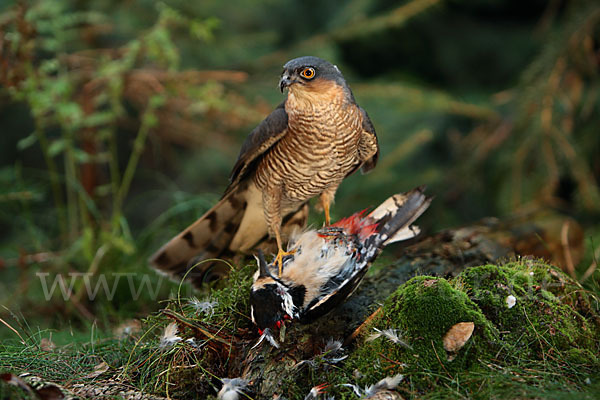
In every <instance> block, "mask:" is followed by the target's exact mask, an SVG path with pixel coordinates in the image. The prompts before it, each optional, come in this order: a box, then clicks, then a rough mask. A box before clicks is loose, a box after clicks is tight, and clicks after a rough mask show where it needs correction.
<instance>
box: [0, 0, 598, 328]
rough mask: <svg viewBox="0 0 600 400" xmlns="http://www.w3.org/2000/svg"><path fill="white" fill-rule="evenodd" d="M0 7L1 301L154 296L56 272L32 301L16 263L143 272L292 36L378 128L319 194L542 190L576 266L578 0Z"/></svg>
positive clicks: (451, 210) (588, 71) (588, 7)
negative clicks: (90, 288) (373, 163)
mask: <svg viewBox="0 0 600 400" xmlns="http://www.w3.org/2000/svg"><path fill="white" fill-rule="evenodd" d="M0 12H1V14H0V129H1V130H2V134H1V135H0V224H2V226H3V229H2V230H0V260H1V261H0V276H2V279H1V282H0V289H1V290H0V303H1V304H3V305H5V306H6V307H8V308H9V309H11V310H15V312H17V313H22V314H23V315H24V316H25V318H28V317H32V318H37V317H43V318H45V319H46V321H45V323H46V324H48V325H49V326H64V324H65V321H68V320H70V317H71V316H74V317H77V318H78V319H79V321H78V322H74V323H76V324H83V325H84V326H87V324H89V323H91V322H90V321H93V320H94V319H95V318H100V319H101V320H102V323H106V324H105V325H104V326H105V328H109V326H110V323H111V321H114V320H116V319H121V318H124V317H125V316H127V315H135V314H139V313H143V312H147V311H149V310H153V309H156V308H158V307H159V305H158V304H157V303H156V301H155V297H153V296H152V295H151V294H149V293H148V292H151V293H153V291H143V292H142V294H141V296H142V297H141V299H142V301H140V302H138V303H137V304H133V303H132V302H131V299H130V296H129V291H128V290H129V287H128V286H127V283H126V281H125V280H123V281H121V283H119V284H116V292H115V293H116V294H115V296H114V297H113V298H112V299H106V298H104V297H99V298H97V299H95V300H94V301H90V300H87V299H85V297H84V296H83V295H82V293H83V290H84V289H85V284H84V283H83V281H77V282H75V284H74V286H73V292H74V293H73V294H74V297H73V298H72V300H73V299H74V301H71V302H66V303H65V302H64V301H63V300H61V298H60V296H55V297H54V298H53V299H52V301H51V302H43V301H42V300H43V295H42V293H41V292H40V288H39V279H38V278H37V277H36V275H35V274H36V273H37V272H47V273H50V274H51V275H50V277H53V276H55V275H56V274H68V273H73V272H77V273H85V274H89V276H90V277H91V279H96V278H97V277H98V276H100V275H101V274H111V273H135V274H137V275H136V276H135V278H134V279H135V283H136V285H138V286H139V285H141V284H142V283H143V282H144V279H147V278H148V276H149V277H150V278H149V279H151V281H152V283H153V284H156V283H157V282H158V280H157V278H156V276H155V275H154V274H153V273H152V272H150V271H148V270H147V266H146V261H145V260H146V258H147V256H148V255H149V254H151V253H152V252H153V251H154V250H155V249H156V248H157V247H158V246H160V245H161V244H162V243H163V242H164V241H166V240H167V239H169V238H170V237H171V236H172V235H173V234H175V233H177V232H178V231H179V230H180V229H181V228H183V227H185V226H186V225H187V224H189V223H190V222H191V221H193V220H194V219H195V218H196V217H198V216H199V215H201V214H202V213H203V212H204V211H205V210H207V209H208V208H209V207H210V206H211V205H212V204H214V202H215V201H216V200H217V199H218V197H219V195H220V193H221V192H222V190H223V189H224V188H225V186H226V185H227V176H228V173H229V169H230V168H231V166H232V164H233V161H234V159H235V157H236V155H237V152H238V149H239V147H240V144H241V142H242V140H243V138H244V137H245V135H246V134H247V133H248V132H249V131H250V130H251V129H252V128H253V127H254V126H255V125H256V124H257V123H258V122H259V121H260V120H261V119H262V118H264V116H265V115H267V114H268V113H269V112H270V110H271V109H272V108H273V107H274V106H275V105H276V104H278V103H279V102H280V101H281V100H282V96H281V95H280V93H279V92H278V91H277V90H276V87H275V84H276V82H277V78H278V74H279V73H280V69H281V65H283V63H284V62H285V61H287V60H288V59H290V58H293V57H297V56H300V55H306V54H312V55H317V56H320V57H323V58H326V59H329V60H331V61H332V62H334V63H336V64H338V65H339V66H340V68H341V69H342V71H343V72H344V74H345V75H346V78H347V79H348V81H349V82H350V85H351V87H352V88H353V90H354V93H355V96H356V98H357V100H358V102H359V103H360V104H361V105H362V106H363V107H364V108H365V109H366V110H367V111H368V112H369V114H370V116H371V119H372V120H373V122H374V124H375V127H376V129H377V132H378V135H379V138H380V144H381V159H380V164H379V166H378V167H377V168H376V170H375V171H374V172H373V173H372V174H371V175H369V176H366V177H365V176H360V175H359V174H356V175H354V176H352V177H350V178H349V179H347V180H346V181H345V182H344V184H343V185H342V187H341V188H340V190H339V192H338V195H337V204H336V206H335V208H334V210H333V214H334V216H337V217H341V216H343V215H345V214H347V213H349V212H353V211H356V210H357V209H362V208H364V207H368V206H370V205H374V204H378V203H379V202H380V201H381V199H382V198H384V197H386V196H388V195H389V194H391V193H392V192H399V191H403V190H407V189H409V188H411V187H414V186H417V185H421V184H427V185H428V186H429V187H430V189H429V190H430V192H431V193H432V194H434V195H435V196H436V201H435V202H434V203H433V206H432V208H431V210H430V211H428V213H427V215H425V216H424V217H425V218H424V225H425V226H426V227H427V228H429V229H431V230H439V229H444V228H449V227H452V226H456V225H459V224H465V223H468V222H471V221H473V220H476V219H479V218H482V217H484V216H489V215H509V214H513V213H519V212H524V211H526V210H531V209H536V208H553V209H556V210H559V211H560V212H563V213H566V214H569V215H571V216H575V217H576V218H577V219H578V220H579V221H580V223H581V224H583V227H584V229H585V232H586V234H585V239H584V240H585V246H586V248H587V255H586V257H585V258H584V261H585V262H584V263H582V265H581V266H580V269H579V270H578V273H579V274H580V275H582V274H584V273H585V270H586V269H587V268H588V267H589V266H590V265H594V258H593V250H594V249H595V248H597V246H598V245H600V237H599V236H598V232H599V229H598V225H599V224H598V222H599V221H600V196H599V189H598V186H599V182H600V158H599V157H598V155H599V154H600V134H599V132H598V127H599V126H600V91H599V90H598V89H599V83H600V79H599V78H600V75H599V62H600V61H599V60H600V6H599V5H598V3H597V2H596V1H593V0H579V1H576V0H571V1H567V0H551V1H542V0H534V1H529V2H526V3H523V2H512V1H502V0H480V1H473V2H466V1H460V0H453V1H451V0H448V1H442V0H411V1H401V2H396V1H389V0H346V1H316V0H310V1H305V2H298V1H272V0H231V1H227V2H222V1H216V0H210V1H202V2H188V1H181V0H173V1H156V0H134V1H127V2H122V1H116V0H109V1H99V0H90V1H82V0H52V1H50V0H29V1H20V2H16V3H13V4H4V3H3V4H2V5H0ZM320 221H321V216H320V215H317V214H315V216H314V222H315V223H320ZM594 243H595V245H594ZM588 271H589V269H588ZM591 271H592V272H591V273H590V274H589V275H586V278H590V279H589V281H588V282H592V284H591V285H592V287H596V286H597V285H596V283H595V282H596V281H595V280H594V279H597V276H598V275H597V273H595V272H594V271H595V270H593V269H592V270H591ZM147 274H150V275H147ZM97 282H98V281H94V283H97ZM138 286H136V287H138ZM173 288H174V286H172V285H169V284H166V283H165V285H162V286H160V287H159V289H158V294H157V296H158V297H161V296H162V297H167V296H168V294H169V291H170V290H173ZM128 296H129V297H128ZM40 303H42V304H43V306H39V304H40ZM3 312H4V311H0V315H4V314H2V313H3ZM56 312H59V313H65V314H64V315H65V316H64V317H61V318H64V320H60V318H56V317H55V315H54V314H55V313H56ZM19 318H20V317H19Z"/></svg>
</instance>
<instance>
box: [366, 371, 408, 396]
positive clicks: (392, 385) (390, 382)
mask: <svg viewBox="0 0 600 400" xmlns="http://www.w3.org/2000/svg"><path fill="white" fill-rule="evenodd" d="M402 379H404V375H402V374H398V375H395V376H388V377H385V378H383V379H382V380H380V381H379V382H377V383H376V384H374V385H371V386H369V387H368V388H366V389H365V395H366V397H367V398H369V397H370V396H373V395H374V394H375V393H377V392H379V391H381V390H393V389H396V387H397V386H398V384H399V383H400V382H401V381H402Z"/></svg>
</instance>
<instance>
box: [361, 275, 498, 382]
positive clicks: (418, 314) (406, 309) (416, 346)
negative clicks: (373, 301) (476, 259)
mask: <svg viewBox="0 0 600 400" xmlns="http://www.w3.org/2000/svg"><path fill="white" fill-rule="evenodd" d="M459 322H473V323H474V324H475V330H474V332H473V336H472V337H471V339H469V341H468V342H467V343H466V345H465V346H464V347H463V349H461V351H460V352H459V353H458V354H457V355H455V358H452V357H450V355H449V354H448V353H447V352H446V350H444V346H443V342H442V339H443V337H444V335H445V334H446V332H448V330H449V329H450V328H451V327H452V326H454V325H455V324H457V323H459ZM373 328H377V329H380V330H383V329H390V328H393V329H399V331H400V332H402V335H403V340H404V341H405V342H406V343H407V344H408V345H409V346H410V347H406V346H401V345H398V344H395V343H393V342H392V341H390V340H388V339H387V338H384V337H380V338H377V339H375V340H372V341H365V342H364V343H363V344H361V345H360V346H359V347H358V349H357V350H356V351H355V352H354V353H353V355H352V356H351V361H350V363H351V364H352V365H353V367H354V368H356V369H358V370H359V371H360V372H361V373H362V374H363V375H365V376H367V377H368V379H367V380H365V384H366V383H368V382H371V383H372V382H373V381H374V380H375V378H382V377H384V376H385V375H386V374H389V371H390V370H391V369H392V370H397V371H398V372H402V373H404V374H415V375H419V374H421V373H423V372H427V373H434V374H439V373H442V374H444V373H451V372H453V371H458V370H463V369H466V368H469V367H470V366H471V365H472V364H473V363H475V362H476V360H478V359H480V358H489V357H491V356H492V351H493V350H494V349H495V348H497V347H498V343H497V337H498V332H497V331H496V329H495V328H494V326H493V325H492V324H491V323H490V322H489V321H488V320H487V319H486V318H485V316H484V315H483V313H482V312H481V310H480V309H479V307H478V306H477V305H476V304H475V303H474V302H473V301H471V300H470V299H469V297H468V296H467V294H466V293H464V292H462V291H460V290H457V289H456V288H454V287H453V286H452V285H451V284H450V282H448V281H447V280H445V279H440V278H434V277H429V276H420V277H416V278H413V279H411V280H410V281H408V282H407V283H406V284H404V285H403V286H401V287H400V288H399V289H398V290H397V291H396V292H395V293H394V294H393V295H392V296H390V297H389V298H388V300H387V301H386V302H385V304H384V306H383V310H382V313H380V316H379V317H377V318H376V319H375V320H374V321H373V323H372V325H371V326H370V327H369V329H368V332H367V335H365V338H366V337H367V336H368V334H371V333H372V332H373Z"/></svg>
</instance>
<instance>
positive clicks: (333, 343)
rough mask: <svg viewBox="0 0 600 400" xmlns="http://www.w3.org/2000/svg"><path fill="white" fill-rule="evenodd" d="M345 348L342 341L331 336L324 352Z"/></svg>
mask: <svg viewBox="0 0 600 400" xmlns="http://www.w3.org/2000/svg"><path fill="white" fill-rule="evenodd" d="M343 350H344V348H343V347H342V342H341V341H339V340H335V339H333V338H331V339H329V340H328V341H327V343H325V347H324V348H323V354H327V353H334V352H337V351H343Z"/></svg>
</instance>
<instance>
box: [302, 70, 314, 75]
mask: <svg viewBox="0 0 600 400" xmlns="http://www.w3.org/2000/svg"><path fill="white" fill-rule="evenodd" d="M312 74H313V72H312V70H310V69H305V70H304V75H305V76H312Z"/></svg>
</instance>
